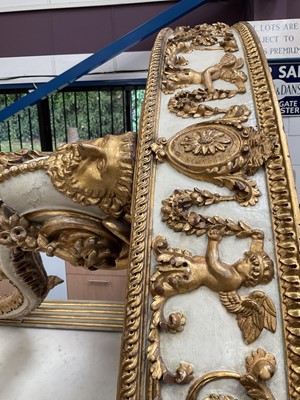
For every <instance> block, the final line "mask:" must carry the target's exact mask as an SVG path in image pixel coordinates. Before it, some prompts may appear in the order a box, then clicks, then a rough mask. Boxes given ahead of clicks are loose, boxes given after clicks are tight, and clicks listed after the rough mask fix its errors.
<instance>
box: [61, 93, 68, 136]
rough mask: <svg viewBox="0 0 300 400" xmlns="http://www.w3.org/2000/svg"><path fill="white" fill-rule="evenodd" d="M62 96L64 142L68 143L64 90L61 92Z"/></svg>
mask: <svg viewBox="0 0 300 400" xmlns="http://www.w3.org/2000/svg"><path fill="white" fill-rule="evenodd" d="M62 98H63V109H64V126H65V138H66V143H68V128H67V115H66V99H65V92H62Z"/></svg>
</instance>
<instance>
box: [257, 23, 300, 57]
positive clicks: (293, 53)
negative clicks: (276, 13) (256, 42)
mask: <svg viewBox="0 0 300 400" xmlns="http://www.w3.org/2000/svg"><path fill="white" fill-rule="evenodd" d="M250 24H251V25H252V26H253V27H254V29H255V31H256V33H257V35H258V37H259V39H260V41H261V44H262V46H263V48H264V51H265V53H266V57H267V59H268V60H275V59H277V60H278V59H291V58H300V19H277V20H269V21H250Z"/></svg>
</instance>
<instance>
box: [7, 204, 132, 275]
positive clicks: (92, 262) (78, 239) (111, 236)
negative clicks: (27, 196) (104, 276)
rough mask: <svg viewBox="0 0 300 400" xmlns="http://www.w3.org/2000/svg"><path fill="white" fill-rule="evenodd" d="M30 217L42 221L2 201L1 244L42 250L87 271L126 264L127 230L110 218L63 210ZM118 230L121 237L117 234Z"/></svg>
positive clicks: (128, 230) (39, 213)
mask: <svg viewBox="0 0 300 400" xmlns="http://www.w3.org/2000/svg"><path fill="white" fill-rule="evenodd" d="M29 217H30V219H31V220H37V221H38V220H39V221H43V222H31V221H29V220H28V218H25V217H20V216H19V215H18V214H17V213H14V212H12V211H11V210H9V208H7V207H6V206H5V205H4V204H2V206H1V214H0V244H1V245H3V246H6V247H10V248H14V247H18V248H19V249H22V250H24V251H35V252H37V251H42V252H45V253H46V254H47V255H48V256H50V257H53V256H58V257H60V258H62V259H64V260H66V261H69V262H70V263H72V264H73V265H75V266H82V267H85V268H87V269H89V270H95V269H99V268H125V267H126V266H127V260H128V249H129V246H128V243H129V234H130V229H129V228H128V229H126V226H121V224H116V222H115V221H113V222H112V221H111V220H110V217H107V218H106V219H105V218H104V219H103V220H102V221H101V220H100V219H96V218H93V217H91V216H88V215H83V214H79V213H76V212H66V211H52V212H51V211H48V212H47V211H44V212H37V213H31V215H30V216H29ZM113 228H115V229H113ZM122 228H123V231H122ZM121 233H123V235H122V240H120V239H121V238H120V237H118V236H121V235H120V234H121ZM117 234H118V236H117Z"/></svg>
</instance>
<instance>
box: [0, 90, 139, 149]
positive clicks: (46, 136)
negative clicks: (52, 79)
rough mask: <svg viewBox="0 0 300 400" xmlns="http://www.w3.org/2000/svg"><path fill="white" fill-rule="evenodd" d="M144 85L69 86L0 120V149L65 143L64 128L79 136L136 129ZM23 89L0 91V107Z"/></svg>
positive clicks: (46, 147) (45, 146)
mask: <svg viewBox="0 0 300 400" xmlns="http://www.w3.org/2000/svg"><path fill="white" fill-rule="evenodd" d="M144 91H145V87H144V86H140V85H139V86H137V85H130V86H128V85H126V86H108V87H103V86H92V87H90V86H88V87H82V86H80V87H69V88H67V89H64V90H61V91H59V92H56V93H54V94H52V95H50V96H49V97H48V98H46V99H44V100H42V101H41V102H39V103H38V104H37V105H33V106H31V107H30V108H27V109H25V110H22V111H21V112H20V113H19V114H17V115H14V116H13V117H11V118H10V119H8V120H6V121H4V122H1V123H0V150H1V151H16V150H18V149H20V148H31V149H35V150H43V151H51V150H53V149H55V148H57V147H59V146H60V145H61V144H64V143H66V142H67V140H68V139H67V132H68V128H70V127H75V128H77V130H78V132H79V139H81V140H87V139H93V138H96V137H101V136H104V135H106V134H107V133H112V134H119V133H122V132H127V131H130V130H132V131H135V132H136V131H137V130H138V124H139V118H140V113H141V108H142V102H143V98H144ZM26 93H27V91H26V90H25V89H19V90H17V89H15V90H11V89H10V90H1V89H0V106H1V105H2V107H4V106H7V105H9V104H11V103H13V102H14V101H15V100H17V99H19V98H21V97H22V96H23V95H24V94H26Z"/></svg>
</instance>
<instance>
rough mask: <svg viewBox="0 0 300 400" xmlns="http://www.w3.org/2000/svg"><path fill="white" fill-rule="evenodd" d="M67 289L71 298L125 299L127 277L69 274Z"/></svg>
mask: <svg viewBox="0 0 300 400" xmlns="http://www.w3.org/2000/svg"><path fill="white" fill-rule="evenodd" d="M67 289H68V298H69V299H77V300H106V301H125V291H126V277H124V276H113V275H103V274H101V275H100V276H99V274H98V275H96V274H68V279H67Z"/></svg>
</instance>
